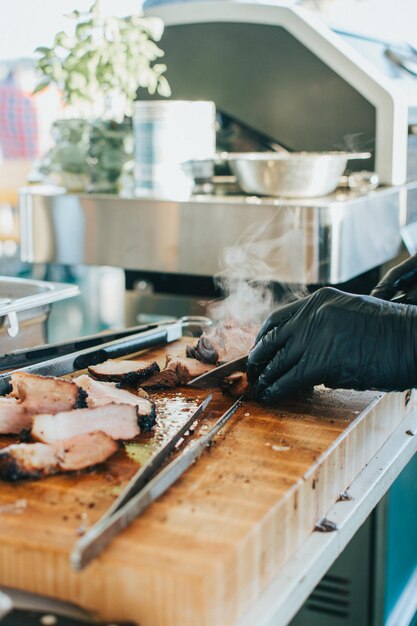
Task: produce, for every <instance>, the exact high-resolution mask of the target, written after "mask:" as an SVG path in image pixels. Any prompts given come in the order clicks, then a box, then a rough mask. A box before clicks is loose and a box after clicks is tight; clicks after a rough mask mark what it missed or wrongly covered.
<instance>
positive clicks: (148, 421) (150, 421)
mask: <svg viewBox="0 0 417 626" xmlns="http://www.w3.org/2000/svg"><path fill="white" fill-rule="evenodd" d="M74 382H75V383H76V384H77V385H78V386H79V387H81V389H84V391H85V392H86V393H87V394H88V398H87V404H88V406H89V407H96V406H105V405H106V404H111V403H113V404H131V405H133V406H136V407H137V409H138V420H139V426H140V428H141V430H145V431H150V430H151V429H152V428H153V426H154V425H155V421H156V412H155V404H154V403H153V402H152V401H151V400H149V399H148V398H149V396H148V394H147V393H146V392H144V391H143V392H142V394H141V395H140V396H139V395H136V394H134V393H132V392H131V391H127V390H126V389H120V388H119V387H117V385H116V383H103V382H101V381H99V380H94V379H93V378H90V376H87V375H86V374H83V375H82V376H78V377H77V378H74ZM143 394H145V395H146V397H143Z"/></svg>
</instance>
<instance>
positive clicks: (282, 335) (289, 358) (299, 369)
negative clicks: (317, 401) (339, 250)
mask: <svg viewBox="0 0 417 626" xmlns="http://www.w3.org/2000/svg"><path fill="white" fill-rule="evenodd" d="M247 373H248V380H249V383H250V384H251V385H252V386H253V391H254V395H255V397H256V398H258V399H260V400H261V401H265V402H270V401H276V400H278V399H280V398H282V397H283V396H285V395H287V394H291V393H294V392H297V391H300V390H302V389H305V388H309V387H312V386H314V385H318V384H321V383H323V384H324V385H326V386H327V387H332V388H346V389H357V390H364V389H379V390H384V391H394V390H396V391H401V390H404V389H408V388H411V387H414V386H417V307H415V306H412V305H404V304H393V303H391V302H386V301H384V300H379V299H377V298H374V297H371V296H356V295H351V294H347V293H344V292H342V291H338V290H337V289H333V288H331V287H325V288H323V289H320V290H319V291H317V292H316V293H314V294H313V295H311V296H307V297H306V298H302V299H300V300H298V301H296V302H293V303H291V304H288V305H286V306H284V307H282V308H280V309H278V310H277V311H275V312H274V313H272V314H271V315H270V316H269V318H268V319H267V320H266V322H265V323H264V325H263V327H262V329H261V331H260V333H259V335H258V338H257V343H256V345H255V347H254V349H253V350H252V352H251V353H250V355H249V359H248V367H247Z"/></svg>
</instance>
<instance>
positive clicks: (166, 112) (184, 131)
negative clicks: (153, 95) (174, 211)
mask: <svg viewBox="0 0 417 626" xmlns="http://www.w3.org/2000/svg"><path fill="white" fill-rule="evenodd" d="M215 117H216V108H215V105H214V102H209V101H187V100H150V101H139V102H136V105H135V116H134V139H135V173H134V176H135V194H136V195H138V196H151V197H158V198H166V199H186V198H187V197H189V195H190V193H191V191H192V188H193V181H192V179H191V178H190V176H189V175H187V173H186V171H184V169H183V167H182V165H181V164H182V163H184V162H185V161H190V160H192V159H207V158H212V157H213V156H214V153H215V146H216V128H215Z"/></svg>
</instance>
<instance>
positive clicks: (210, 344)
mask: <svg viewBox="0 0 417 626" xmlns="http://www.w3.org/2000/svg"><path fill="white" fill-rule="evenodd" d="M258 330H259V327H258V325H257V324H244V325H239V324H238V322H237V321H236V320H232V319H230V320H225V321H223V322H219V323H218V324H217V325H216V326H215V327H214V328H212V329H210V330H209V331H207V332H206V333H204V334H203V335H201V337H200V339H199V340H198V342H197V344H196V345H195V346H187V348H186V352H187V356H188V357H190V358H192V359H198V360H199V361H202V362H203V363H213V364H214V365H217V364H219V363H226V362H227V361H233V360H234V359H238V358H239V357H241V356H244V355H245V354H248V352H250V350H251V348H252V347H253V345H254V343H255V339H256V335H257V333H258Z"/></svg>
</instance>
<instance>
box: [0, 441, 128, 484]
mask: <svg viewBox="0 0 417 626" xmlns="http://www.w3.org/2000/svg"><path fill="white" fill-rule="evenodd" d="M117 449H118V445H117V443H116V442H115V441H114V440H113V439H111V438H110V437H108V435H105V434H104V433H102V432H96V433H87V434H84V435H78V436H76V437H72V438H71V439H68V440H66V441H57V442H55V443H53V444H47V443H18V444H14V445H11V446H8V447H7V448H3V450H1V451H0V478H2V479H3V480H8V481H15V480H19V479H24V478H42V477H44V476H51V475H52V474H57V473H58V472H69V471H77V470H82V469H86V468H87V467H93V466H94V465H97V464H98V463H104V461H107V459H108V458H109V457H111V456H112V455H113V454H114V453H115V452H116V451H117Z"/></svg>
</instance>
